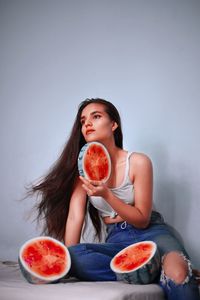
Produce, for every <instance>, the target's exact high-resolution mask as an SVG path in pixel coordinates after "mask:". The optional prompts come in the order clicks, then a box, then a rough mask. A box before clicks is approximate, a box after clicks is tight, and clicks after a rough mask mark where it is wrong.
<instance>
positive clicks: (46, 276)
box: [18, 236, 71, 284]
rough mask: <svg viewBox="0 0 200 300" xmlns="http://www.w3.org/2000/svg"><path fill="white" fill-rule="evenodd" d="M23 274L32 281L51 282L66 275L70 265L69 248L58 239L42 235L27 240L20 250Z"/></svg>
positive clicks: (37, 282) (39, 282) (38, 282)
mask: <svg viewBox="0 0 200 300" xmlns="http://www.w3.org/2000/svg"><path fill="white" fill-rule="evenodd" d="M18 261H19V265H20V268H21V271H22V274H23V275H24V277H25V278H26V280H27V281H28V282H30V283H35V284H42V283H51V282H54V281H57V280H59V279H61V278H62V277H64V276H65V275H66V274H67V273H68V271H69V269H70V267H71V258H70V254H69V251H68V249H67V248H66V247H65V245H63V244H62V243H61V242H59V241H58V240H56V239H54V238H51V237H47V236H41V237H36V238H33V239H30V240H28V241H27V242H25V243H24V244H23V245H22V247H21V248H20V251H19V259H18Z"/></svg>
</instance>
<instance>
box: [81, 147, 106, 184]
mask: <svg viewBox="0 0 200 300" xmlns="http://www.w3.org/2000/svg"><path fill="white" fill-rule="evenodd" d="M94 144H96V145H98V146H101V147H102V148H103V149H104V152H105V154H106V156H107V158H108V164H109V166H108V168H109V171H108V176H107V177H106V178H104V179H103V180H101V181H102V182H104V183H105V182H106V181H107V180H108V179H109V177H110V173H111V159H110V155H109V153H108V150H107V149H106V147H105V146H104V145H103V144H102V143H99V142H89V143H87V144H85V145H84V146H83V147H82V148H81V150H80V152H79V156H78V171H79V175H80V176H82V177H85V178H86V179H90V178H89V177H88V175H87V172H86V171H85V169H84V164H83V162H84V156H85V154H86V153H87V150H88V148H89V147H90V146H92V145H94Z"/></svg>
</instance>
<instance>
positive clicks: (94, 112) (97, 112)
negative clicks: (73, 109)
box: [81, 110, 103, 120]
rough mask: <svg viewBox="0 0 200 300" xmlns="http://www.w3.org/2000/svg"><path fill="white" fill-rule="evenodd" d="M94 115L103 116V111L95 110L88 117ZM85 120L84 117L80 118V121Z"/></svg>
mask: <svg viewBox="0 0 200 300" xmlns="http://www.w3.org/2000/svg"><path fill="white" fill-rule="evenodd" d="M95 114H103V111H98V110H95V111H93V112H91V113H90V115H92V116H93V115H95ZM83 119H85V116H81V120H83Z"/></svg>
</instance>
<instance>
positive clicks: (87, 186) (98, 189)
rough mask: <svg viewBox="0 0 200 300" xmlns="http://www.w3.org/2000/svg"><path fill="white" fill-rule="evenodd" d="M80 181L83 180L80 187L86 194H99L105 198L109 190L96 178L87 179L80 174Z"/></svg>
mask: <svg viewBox="0 0 200 300" xmlns="http://www.w3.org/2000/svg"><path fill="white" fill-rule="evenodd" d="M80 179H81V181H82V182H83V185H82V187H83V188H84V190H85V191H86V193H87V195H88V196H100V197H103V198H104V199H106V198H107V196H108V193H109V192H110V190H109V189H108V187H107V186H106V184H105V183H104V182H102V181H96V180H88V179H86V178H84V177H82V176H80Z"/></svg>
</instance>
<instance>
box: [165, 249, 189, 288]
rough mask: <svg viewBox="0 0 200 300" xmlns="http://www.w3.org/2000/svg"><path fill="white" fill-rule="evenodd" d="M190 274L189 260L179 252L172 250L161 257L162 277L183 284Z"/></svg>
mask: <svg viewBox="0 0 200 300" xmlns="http://www.w3.org/2000/svg"><path fill="white" fill-rule="evenodd" d="M191 275H192V269H191V263H190V261H189V260H188V259H187V258H186V257H185V256H184V255H183V254H182V253H180V252H177V251H172V252H169V253H168V254H166V255H165V256H164V257H163V264H162V277H163V278H164V277H165V278H168V279H171V280H172V281H174V282H175V283H176V284H184V283H186V282H188V281H189V277H191Z"/></svg>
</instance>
